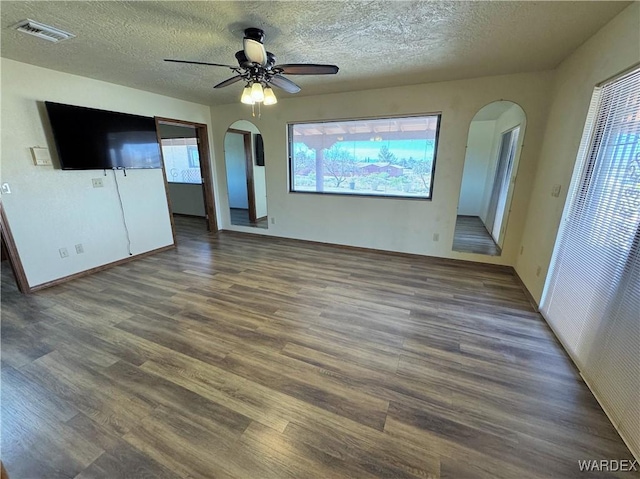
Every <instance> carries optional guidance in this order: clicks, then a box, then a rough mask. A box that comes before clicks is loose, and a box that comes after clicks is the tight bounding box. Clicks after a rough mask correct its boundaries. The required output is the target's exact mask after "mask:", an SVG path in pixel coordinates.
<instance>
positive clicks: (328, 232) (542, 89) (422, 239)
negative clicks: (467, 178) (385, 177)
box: [212, 72, 552, 264]
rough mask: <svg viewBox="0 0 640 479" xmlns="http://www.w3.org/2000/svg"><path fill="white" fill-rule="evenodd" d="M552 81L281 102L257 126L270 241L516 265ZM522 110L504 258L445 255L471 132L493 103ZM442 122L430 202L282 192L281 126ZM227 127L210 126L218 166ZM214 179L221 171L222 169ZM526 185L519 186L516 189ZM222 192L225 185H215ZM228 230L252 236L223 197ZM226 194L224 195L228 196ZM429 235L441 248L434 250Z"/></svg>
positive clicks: (242, 112)
mask: <svg viewBox="0 0 640 479" xmlns="http://www.w3.org/2000/svg"><path fill="white" fill-rule="evenodd" d="M551 80H552V73H551V72H540V73H529V74H520V75H504V76H497V77H486V78H478V79H471V80H462V81H452V82H441V83H430V84H423V85H414V86H407V87H398V88H387V89H380V90H368V91H357V92H349V93H340V94H331V95H319V96H307V97H297V98H296V97H293V98H282V99H279V101H278V103H277V104H276V105H273V106H269V107H264V108H263V109H262V118H260V119H254V120H253V121H255V123H256V125H257V126H258V128H259V129H260V131H261V132H262V135H263V138H264V144H265V158H266V163H267V165H268V168H267V169H266V180H267V190H268V192H269V195H268V209H269V217H270V219H271V220H272V221H273V223H272V222H270V224H269V230H261V231H260V234H270V235H275V236H284V237H291V238H299V239H309V240H315V241H321V242H328V243H336V244H345V245H353V246H361V247H367V248H376V249H383V250H392V251H400V252H406V253H415V254H423V255H432V256H441V257H451V258H460V259H469V260H474V261H485V262H492V263H500V264H513V263H514V262H515V256H516V253H517V251H518V250H519V248H520V236H521V230H522V225H523V222H524V214H525V211H526V207H527V204H528V201H529V194H530V187H531V181H532V179H533V175H534V171H535V167H536V160H537V158H538V154H539V144H540V141H541V139H542V133H543V129H544V124H545V121H546V115H547V105H548V88H549V87H550V85H551ZM501 99H504V100H511V101H513V102H515V103H518V104H520V105H521V106H522V107H523V108H524V110H525V112H526V114H527V117H528V119H529V127H528V128H527V145H526V146H525V148H524V150H523V152H522V161H521V166H520V176H519V181H518V182H517V185H516V192H515V196H514V200H513V211H514V215H513V217H512V220H511V221H510V222H509V226H508V230H507V234H506V241H505V245H504V250H503V255H502V256H500V257H488V256H483V255H477V254H472V253H458V252H453V251H452V250H451V246H452V242H453V231H454V228H455V218H456V212H457V205H458V197H459V192H460V184H461V180H462V170H463V163H464V155H465V145H466V141H467V135H468V132H469V124H470V122H471V119H472V118H473V116H474V115H475V113H476V112H477V111H478V110H479V109H480V108H482V107H483V106H484V105H486V104H488V103H491V102H492V101H496V100H501ZM439 111H441V112H442V125H441V129H440V142H439V145H438V157H437V164H436V172H435V183H434V196H433V200H432V201H420V200H404V199H387V198H369V197H351V196H349V197H344V196H330V195H326V196H324V195H318V194H302V193H289V192H288V165H287V122H288V121H291V122H304V121H309V120H333V119H344V118H366V117H375V116H386V115H391V116H393V115H401V114H420V113H430V112H439ZM212 116H213V117H214V118H226V119H227V120H228V123H227V125H228V124H230V123H231V122H233V121H234V120H238V119H246V120H251V108H250V107H248V106H247V105H242V104H241V103H239V102H238V103H234V104H230V105H223V106H219V107H212ZM227 125H224V126H223V125H215V130H214V134H213V136H214V142H215V151H216V156H217V157H221V156H222V154H223V153H222V147H221V145H222V144H223V139H224V134H225V132H226V128H227ZM216 167H217V168H218V176H221V175H222V174H223V173H224V169H223V168H224V166H223V165H222V164H221V163H220V162H218V163H217V164H216ZM520 178H522V181H520ZM220 186H221V187H222V186H223V185H220ZM220 193H221V194H220V198H221V206H222V208H221V210H222V216H221V217H220V220H221V223H222V227H223V228H224V229H233V230H237V231H245V232H255V231H252V228H248V227H242V226H237V225H233V226H232V225H231V224H230V221H229V213H228V211H226V208H225V206H227V200H226V194H223V192H222V191H220ZM224 193H226V192H224ZM434 233H438V234H439V241H437V242H435V241H434V240H433V235H434Z"/></svg>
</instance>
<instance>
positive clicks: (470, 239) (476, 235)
mask: <svg viewBox="0 0 640 479" xmlns="http://www.w3.org/2000/svg"><path fill="white" fill-rule="evenodd" d="M452 249H453V251H461V252H463V253H478V254H487V255H490V256H500V255H501V254H502V252H501V251H500V247H499V246H498V245H497V244H496V242H495V241H493V238H492V237H491V235H490V234H489V232H488V231H487V229H486V228H485V226H484V223H483V222H482V220H481V219H480V218H478V217H477V216H462V215H458V216H457V218H456V229H455V231H454V233H453V248H452Z"/></svg>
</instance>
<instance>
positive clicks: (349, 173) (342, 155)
mask: <svg viewBox="0 0 640 479" xmlns="http://www.w3.org/2000/svg"><path fill="white" fill-rule="evenodd" d="M439 128H440V115H439V114H433V115H425V116H413V117H405V118H379V119H373V120H346V121H328V122H321V123H295V124H290V125H289V170H290V178H289V187H290V191H292V192H296V193H329V194H344V195H364V196H383V197H402V198H421V199H431V194H432V190H433V175H434V171H435V164H436V151H437V146H438V131H439Z"/></svg>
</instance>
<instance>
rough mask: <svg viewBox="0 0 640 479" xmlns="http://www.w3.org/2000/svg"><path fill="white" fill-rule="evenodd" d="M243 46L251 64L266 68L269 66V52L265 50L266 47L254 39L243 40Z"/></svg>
mask: <svg viewBox="0 0 640 479" xmlns="http://www.w3.org/2000/svg"><path fill="white" fill-rule="evenodd" d="M242 46H243V48H244V54H245V55H246V56H247V59H248V60H249V61H250V62H253V63H257V64H258V65H262V66H265V65H266V64H267V51H266V50H265V49H264V45H263V44H262V43H260V42H259V41H257V40H254V39H252V38H246V37H245V38H243V40H242Z"/></svg>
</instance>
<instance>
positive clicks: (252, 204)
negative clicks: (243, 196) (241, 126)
mask: <svg viewBox="0 0 640 479" xmlns="http://www.w3.org/2000/svg"><path fill="white" fill-rule="evenodd" d="M227 133H237V134H238V135H242V136H243V139H244V160H245V168H244V169H245V174H246V176H247V203H248V205H249V222H250V223H255V222H257V221H258V215H257V213H256V192H255V187H254V182H253V150H252V147H251V145H252V141H253V140H252V136H253V134H252V133H251V132H250V131H246V130H236V129H235V128H228V129H227V132H226V133H225V135H226V134H227ZM224 161H225V167H226V161H227V153H226V152H225V157H224Z"/></svg>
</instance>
